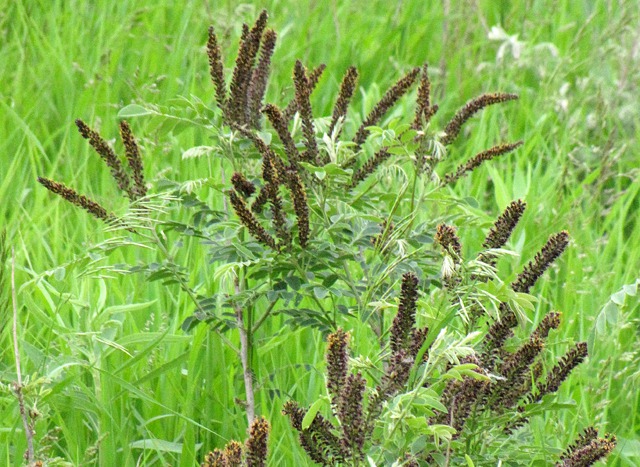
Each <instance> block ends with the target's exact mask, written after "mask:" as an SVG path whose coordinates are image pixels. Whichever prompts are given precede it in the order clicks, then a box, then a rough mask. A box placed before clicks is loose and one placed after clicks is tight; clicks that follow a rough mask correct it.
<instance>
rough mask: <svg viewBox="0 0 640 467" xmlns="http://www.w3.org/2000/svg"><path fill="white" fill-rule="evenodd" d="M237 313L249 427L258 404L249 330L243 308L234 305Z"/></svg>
mask: <svg viewBox="0 0 640 467" xmlns="http://www.w3.org/2000/svg"><path fill="white" fill-rule="evenodd" d="M235 288H236V294H238V293H240V285H239V283H238V280H237V279H236V282H235ZM233 308H234V310H235V312H236V323H237V324H238V331H239V332H240V361H241V362H242V375H243V377H244V392H245V395H246V397H247V422H248V423H249V426H251V423H252V422H253V419H254V418H255V413H256V404H255V399H254V396H253V375H252V373H251V368H250V366H249V352H250V348H249V339H248V336H247V330H246V328H245V327H244V316H243V310H242V308H241V307H239V306H237V305H234V307H233Z"/></svg>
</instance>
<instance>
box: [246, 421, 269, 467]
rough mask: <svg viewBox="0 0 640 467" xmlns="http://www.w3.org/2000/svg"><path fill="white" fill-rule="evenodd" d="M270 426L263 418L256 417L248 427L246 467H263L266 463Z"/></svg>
mask: <svg viewBox="0 0 640 467" xmlns="http://www.w3.org/2000/svg"><path fill="white" fill-rule="evenodd" d="M270 430H271V426H270V425H269V422H268V421H267V420H266V419H265V418H264V417H260V418H256V419H255V420H254V421H253V423H251V427H250V428H249V439H248V440H247V445H246V452H247V458H246V463H247V464H246V465H247V467H264V466H265V465H266V463H267V441H268V440H269V431H270Z"/></svg>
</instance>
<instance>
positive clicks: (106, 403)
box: [0, 0, 640, 466]
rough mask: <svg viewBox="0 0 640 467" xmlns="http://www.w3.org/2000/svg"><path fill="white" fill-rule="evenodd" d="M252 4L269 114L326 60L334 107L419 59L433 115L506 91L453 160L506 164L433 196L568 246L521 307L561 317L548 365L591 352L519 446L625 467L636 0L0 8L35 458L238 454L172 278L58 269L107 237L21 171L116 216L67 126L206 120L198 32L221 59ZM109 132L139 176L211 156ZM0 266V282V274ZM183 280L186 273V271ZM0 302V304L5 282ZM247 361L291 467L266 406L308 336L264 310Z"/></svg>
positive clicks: (307, 394)
mask: <svg viewBox="0 0 640 467" xmlns="http://www.w3.org/2000/svg"><path fill="white" fill-rule="evenodd" d="M262 8H267V9H268V11H269V14H270V22H269V25H270V27H272V28H274V29H275V30H276V31H277V32H278V33H279V41H278V45H277V47H276V51H275V55H274V58H273V61H274V64H275V65H274V75H273V77H272V80H271V87H270V89H269V90H268V94H267V101H273V102H277V103H283V102H288V99H289V98H290V96H291V95H292V88H291V80H290V75H291V70H292V67H293V63H294V61H295V59H296V58H299V59H301V60H302V61H303V62H304V63H305V64H306V65H307V66H315V65H317V64H320V63H326V64H327V71H326V72H325V76H324V77H323V79H322V81H321V83H320V85H319V90H318V91H316V92H315V94H314V96H313V97H314V103H315V105H316V109H321V110H322V111H323V112H324V113H323V115H328V114H329V112H330V109H331V105H332V99H333V96H334V95H335V93H336V91H337V89H338V85H339V81H340V78H341V76H342V73H343V71H344V70H345V69H346V67H347V66H349V65H355V66H356V67H357V68H358V69H359V71H360V76H361V78H360V83H359V85H360V90H359V91H358V93H357V94H356V99H355V105H354V109H355V110H357V112H356V114H362V113H363V111H365V110H368V109H369V108H370V105H371V102H372V101H373V99H374V98H375V97H377V96H380V94H381V92H382V91H381V90H384V89H385V88H386V87H387V86H389V85H390V84H391V83H393V82H394V81H395V80H396V79H397V77H399V76H400V75H401V74H402V73H403V72H404V71H406V70H407V69H409V68H410V67H412V66H419V65H421V64H423V63H425V62H427V63H429V65H430V75H431V79H432V82H433V85H434V93H435V96H434V100H435V102H436V103H438V104H440V106H441V109H440V113H441V114H445V115H451V113H452V112H453V111H455V109H457V108H458V107H459V106H461V105H462V104H463V103H464V102H466V101H467V100H468V99H469V98H471V97H473V96H476V95H478V94H480V93H482V92H485V91H497V90H500V91H504V92H516V93H518V94H519V95H520V100H519V101H517V102H516V103H515V104H510V106H509V109H508V111H506V110H502V109H500V110H496V111H490V112H485V113H483V114H482V115H481V116H479V117H476V120H475V123H474V124H473V131H474V138H473V142H474V144H473V145H469V146H468V147H465V151H468V152H467V153H465V154H464V156H465V157H469V156H471V155H473V154H475V153H476V152H478V151H479V150H481V149H484V148H485V147H488V146H490V145H491V143H493V142H494V141H496V140H497V139H498V137H500V136H501V131H503V130H504V128H508V134H509V136H510V137H511V139H516V138H518V139H523V140H524V141H525V144H524V149H521V150H519V151H518V154H517V155H516V156H510V157H509V160H508V162H507V161H506V160H501V161H497V162H495V163H492V164H490V166H487V167H484V168H482V169H480V170H479V171H477V172H476V173H474V175H473V176H472V177H469V178H467V179H465V180H464V181H462V182H460V183H458V184H457V185H456V187H455V192H456V193H459V194H461V195H463V196H472V197H474V198H475V199H476V200H477V201H478V202H479V204H480V206H481V207H482V209H484V210H485V211H486V212H488V213H491V214H492V215H497V214H498V213H499V212H500V210H501V209H502V208H503V207H504V206H505V205H506V204H507V203H508V202H509V201H511V200H512V199H516V198H518V197H521V198H524V199H525V200H526V201H527V203H528V205H529V208H528V210H527V213H526V214H525V217H524V219H523V221H522V222H521V224H520V227H519V229H518V231H517V232H516V236H515V238H514V240H513V241H512V244H511V246H512V248H513V249H514V250H515V251H516V252H518V253H521V252H522V251H533V250H535V249H537V248H539V247H540V246H541V245H542V244H543V243H544V241H545V240H546V238H547V237H548V235H549V234H550V233H553V232H557V231H559V230H561V229H567V230H568V231H569V232H570V234H571V236H572V239H573V240H572V244H571V246H570V248H569V250H568V251H567V252H566V253H565V254H564V255H563V257H562V258H561V260H560V261H559V262H558V265H559V266H558V267H557V268H556V269H555V270H554V272H553V273H552V280H545V281H543V285H539V286H538V287H537V288H536V292H537V294H539V296H540V297H543V298H542V300H541V302H540V304H539V306H544V307H547V308H553V309H558V310H561V311H562V312H563V315H564V319H563V321H564V323H563V326H562V327H561V328H560V331H559V332H558V333H556V334H555V335H554V338H553V339H552V341H550V343H549V346H550V348H552V349H553V350H554V352H557V354H556V355H561V354H562V353H563V352H564V351H565V350H566V348H567V346H566V345H565V344H566V341H567V340H569V339H571V340H573V341H577V340H589V342H590V357H589V358H588V359H587V361H586V362H585V363H584V364H582V365H581V366H580V367H579V368H578V369H577V370H576V371H574V373H573V374H572V376H571V377H570V379H569V380H568V381H567V382H566V383H565V384H564V385H563V386H562V388H561V390H560V391H559V396H560V398H561V399H569V398H573V399H574V400H575V401H576V402H577V404H576V406H575V408H574V409H572V410H567V411H564V412H563V413H562V414H561V415H560V416H553V417H546V418H545V417H540V418H538V419H535V420H534V422H533V423H532V424H531V429H530V430H529V429H526V430H522V433H521V434H520V435H519V436H522V437H523V439H525V438H526V439H529V441H528V442H529V443H530V445H531V449H534V450H535V449H536V446H537V447H541V446H542V447H544V446H554V447H558V446H564V445H566V444H567V443H568V442H569V441H570V440H571V439H572V438H573V437H574V436H575V435H576V433H577V432H578V431H579V430H580V429H581V428H582V427H583V426H586V425H587V424H590V423H593V424H595V425H596V426H597V427H598V428H600V429H601V430H602V431H609V432H612V433H614V434H616V435H617V437H618V439H619V446H618V448H617V449H616V451H615V452H614V454H613V455H612V456H610V458H609V460H608V463H609V465H640V454H639V453H640V345H639V344H638V337H639V323H640V305H639V299H638V296H632V295H626V294H624V293H623V294H616V293H617V292H618V291H620V290H621V289H622V288H623V286H625V285H628V284H634V283H635V282H636V280H638V279H639V275H638V271H639V266H640V221H639V220H640V217H639V216H638V209H639V208H640V181H639V175H640V172H639V166H640V164H639V160H640V155H639V153H638V144H637V142H638V140H639V139H640V110H639V109H640V92H639V88H640V29H639V28H638V25H640V6H639V5H638V2H637V1H635V0H631V1H624V0H621V1H590V0H589V1H587V0H584V1H573V0H535V1H524V0H514V1H481V0H477V1H461V2H450V1H447V0H445V1H444V2H425V1H423V0H405V1H398V2H395V3H394V2H388V1H380V0H368V1H338V0H333V1H326V2H325V1H316V2H314V1H304V0H303V1H295V2H294V1H278V0H274V1H268V2H254V3H242V4H241V3H238V2H230V1H225V2H223V1H211V2H205V1H194V2H169V1H165V0H161V1H146V0H145V1H141V0H139V1H131V0H122V1H119V2H86V1H73V0H67V1H56V0H46V1H45V0H42V1H38V0H26V1H21V0H13V1H8V2H7V0H5V3H4V5H3V7H2V8H0V63H2V66H0V200H1V202H0V227H1V228H3V229H6V230H7V233H8V239H9V242H10V246H12V247H14V248H15V252H16V283H17V287H18V302H19V306H20V308H19V311H20V323H19V329H20V330H19V334H20V346H21V351H22V367H23V374H25V375H28V376H29V378H30V380H31V381H38V382H37V384H35V385H33V387H34V388H36V389H37V391H39V393H32V394H30V395H29V398H30V400H37V402H38V409H39V410H40V412H41V416H40V418H39V421H38V423H37V425H36V429H37V432H38V434H37V436H36V439H40V437H41V436H43V435H45V434H46V433H48V432H50V433H49V434H50V436H49V437H48V438H49V439H48V440H44V441H42V442H39V445H41V446H46V445H48V446H50V448H51V449H50V451H49V455H50V456H52V457H55V456H59V457H61V458H64V459H66V460H67V461H68V462H70V463H71V464H73V465H79V464H84V465H92V464H93V463H94V462H99V464H100V465H104V466H110V465H183V466H192V465H194V464H195V463H196V461H198V460H200V459H201V458H202V456H203V455H204V454H205V453H206V452H208V450H210V449H213V448H214V447H221V446H223V445H224V444H225V443H226V441H227V440H228V439H232V438H235V439H244V435H245V430H246V419H245V417H244V413H243V410H242V408H241V407H240V406H238V404H236V403H235V402H234V400H235V398H242V397H243V391H242V373H241V368H240V367H239V364H238V362H237V361H236V359H235V358H234V356H233V354H232V353H231V352H230V351H229V350H228V349H227V348H226V347H225V346H224V345H223V344H222V343H221V342H220V339H219V338H217V336H216V335H215V334H213V333H210V332H208V330H207V329H206V327H205V326H200V327H197V328H196V329H195V330H194V331H192V332H191V333H185V332H183V331H182V330H181V329H180V325H181V323H182V322H183V321H184V319H185V318H186V317H187V316H189V315H190V314H191V313H192V312H193V309H192V306H191V305H190V304H189V303H188V301H187V300H186V298H185V297H184V296H182V294H180V293H179V291H178V289H177V287H175V286H167V287H165V286H161V285H159V283H158V282H154V283H148V282H145V281H144V279H143V278H142V277H141V276H136V275H133V276H131V275H125V276H122V275H112V274H110V275H107V274H104V275H101V274H100V273H99V272H98V273H96V272H94V273H92V274H89V275H81V274H80V273H81V272H82V271H83V270H82V268H81V267H74V264H75V263H73V260H74V259H75V258H83V257H84V255H85V253H86V251H87V248H88V246H89V245H93V244H97V243H99V242H101V241H103V240H105V239H108V238H109V236H110V235H111V234H110V233H108V232H105V231H104V228H103V226H102V225H101V224H99V223H98V222H97V221H95V220H94V219H92V218H90V217H89V216H87V215H85V214H84V213H82V212H80V211H79V210H77V209H73V208H71V207H70V206H68V205H67V204H66V203H64V202H62V201H61V200H59V199H57V198H54V197H53V196H52V195H50V194H49V193H48V192H47V191H46V190H45V189H43V188H42V187H40V186H39V185H38V184H37V182H36V178H37V177H38V176H47V177H51V178H54V179H56V180H59V181H64V182H65V183H66V184H68V185H70V186H73V187H74V188H76V189H77V190H78V191H80V192H82V193H85V194H87V195H89V196H91V197H93V198H95V199H97V200H99V201H101V202H102V203H103V204H105V205H107V206H108V207H110V208H111V209H113V210H114V211H116V212H117V213H122V212H123V210H124V209H125V207H126V203H125V202H124V201H123V200H122V199H117V198H115V197H114V196H113V193H115V191H114V189H115V187H114V185H113V182H112V180H111V178H110V175H109V173H108V170H106V168H105V167H104V166H103V165H102V162H101V161H100V160H99V158H98V157H96V155H95V154H94V153H92V150H91V148H90V147H89V146H88V144H86V142H85V141H84V140H83V139H82V138H81V137H80V135H79V134H78V133H77V130H76V128H75V125H74V124H73V121H74V120H75V119H76V118H82V119H83V120H85V121H86V122H88V123H89V124H91V125H93V126H95V127H98V128H99V129H100V131H101V133H102V134H103V135H104V136H105V137H106V138H107V139H110V138H114V141H115V136H116V135H117V121H118V120H117V114H118V111H119V110H120V109H121V108H123V107H124V106H126V105H128V104H131V103H144V104H155V105H161V106H165V107H166V108H174V109H175V111H176V113H178V114H179V113H180V112H181V109H182V108H183V106H184V99H181V96H184V97H187V98H191V96H195V97H197V98H199V99H201V100H202V101H203V102H205V103H207V104H209V105H212V106H213V95H214V92H213V86H212V85H211V83H210V78H209V73H208V65H207V58H206V54H205V49H204V45H205V43H206V37H207V28H208V26H209V25H214V26H215V28H216V31H217V32H218V34H219V37H222V38H223V44H222V50H223V54H224V58H225V60H226V63H227V65H228V66H232V64H233V60H234V59H235V55H234V53H233V52H231V51H235V50H236V44H237V40H238V38H239V34H240V26H241V23H242V22H243V21H244V22H253V20H254V18H255V17H256V16H257V14H258V13H259V11H260V10H261V9H262ZM443 96H446V98H443ZM505 119H508V120H505ZM131 123H132V126H133V129H134V133H135V134H136V135H139V136H140V137H142V145H143V147H144V151H143V158H144V162H145V169H146V176H147V179H148V180H149V181H150V183H151V184H152V185H154V184H155V183H157V181H158V180H159V179H160V176H161V174H162V176H164V177H168V178H171V179H174V180H178V181H187V180H194V179H198V178H201V177H203V176H205V177H206V176H209V175H211V174H212V173H215V168H216V167H217V165H215V164H212V163H211V161H210V160H206V159H198V160H194V159H186V160H183V159H182V158H181V155H182V153H183V152H184V151H185V150H187V149H189V148H191V147H194V146H198V145H202V144H208V143H209V142H210V141H208V136H207V135H206V134H203V133H202V132H201V131H198V130H193V129H189V128H182V127H180V126H175V127H173V128H171V127H168V126H167V125H157V124H155V123H154V122H151V121H149V120H146V119H144V118H139V119H134V120H132V121H131ZM118 144H120V143H119V142H118ZM475 145H477V147H475ZM117 147H119V146H117ZM151 191H152V192H153V191H154V190H153V188H152V190H151ZM198 195H199V196H201V197H202V198H203V199H206V200H207V201H208V202H210V203H211V204H212V205H213V206H216V205H220V204H221V202H222V196H221V194H220V193H219V191H216V190H215V189H213V188H211V189H208V188H207V187H205V188H203V189H202V190H201V191H199V192H198ZM425 216H428V213H425ZM466 227H467V226H460V235H461V237H462V239H463V241H464V240H467V242H468V243H469V244H471V245H473V244H474V242H475V244H476V245H477V244H478V243H479V242H481V237H479V229H478V228H477V227H473V226H469V227H468V228H466ZM199 251H200V250H198V249H197V248H193V249H192V248H190V247H185V248H183V249H182V250H181V251H180V255H179V258H178V259H179V260H180V262H181V263H182V264H187V265H188V267H189V269H190V270H192V271H196V272H197V271H200V270H202V271H204V270H205V269H206V265H205V264H204V262H206V258H204V257H202V255H201V254H199ZM525 256H526V255H525ZM152 258H153V252H148V253H145V252H141V251H140V250H137V249H134V248H130V249H126V248H125V249H123V250H118V251H116V252H114V253H113V254H112V255H110V256H109V257H108V258H105V260H104V261H103V263H104V264H112V265H113V264H117V263H129V264H135V263H136V262H137V261H140V260H150V259H152ZM526 259H527V258H526V257H525V258H522V259H521V260H519V261H520V262H521V263H522V262H524V261H525V260H526ZM515 263H518V261H515ZM83 264H84V263H83ZM4 267H5V271H6V273H8V271H9V269H8V268H9V264H6V265H4ZM513 268H514V270H517V269H518V268H519V266H518V265H517V264H514V265H513ZM509 270H510V269H509ZM192 281H193V283H194V285H195V284H198V283H206V281H207V277H202V276H198V274H197V273H196V274H194V275H193V276H192ZM5 289H6V287H5ZM629 290H631V289H630V288H628V289H627V291H629ZM1 293H2V297H3V299H7V298H9V290H2V292H1ZM1 302H2V303H7V302H5V301H4V300H2V301H1ZM0 319H1V321H0V323H1V324H0V329H1V335H0V348H1V349H2V353H1V360H0V376H1V378H2V384H3V385H4V387H3V391H2V393H0V463H1V464H5V465H17V464H19V462H20V459H21V455H22V453H23V452H24V450H25V448H26V443H25V438H24V433H23V431H22V425H21V422H20V419H19V414H18V406H17V403H16V400H15V397H14V396H13V395H12V394H11V392H10V391H9V390H8V389H7V388H8V384H9V383H10V382H11V381H13V380H15V362H14V360H13V354H12V343H11V342H12V341H11V319H10V308H9V307H8V306H5V307H4V308H3V310H2V314H1V315H0ZM349 326H350V327H351V329H352V330H353V334H354V343H353V347H354V348H356V349H358V350H359V351H360V352H362V353H364V354H366V353H367V352H368V351H370V352H373V351H374V350H375V347H376V346H375V342H374V343H371V342H368V341H367V339H368V337H367V336H368V334H367V333H366V332H364V331H363V332H359V329H360V328H359V326H363V325H361V324H359V323H357V322H356V321H355V320H354V321H353V322H349ZM230 335H231V337H232V340H234V341H235V340H237V336H236V335H235V334H233V333H231V334H230ZM258 352H259V354H260V365H261V366H260V368H258V369H257V370H256V377H257V381H258V392H257V404H258V412H259V413H261V414H263V415H265V416H266V417H267V418H268V419H269V420H270V422H271V423H272V425H273V431H272V435H271V441H270V450H271V459H272V462H273V465H305V463H306V458H305V457H304V453H303V452H302V450H301V449H299V448H298V446H297V444H296V442H295V438H296V435H295V434H294V433H293V431H292V430H291V429H290V427H289V424H288V421H287V420H286V419H285V418H284V417H283V416H282V415H280V409H281V405H282V403H283V402H284V401H285V400H287V399H288V398H290V397H295V398H296V399H297V400H299V401H309V402H311V401H313V400H315V399H316V398H317V397H318V395H319V394H321V393H322V391H323V383H324V381H323V376H322V369H323V368H324V363H323V352H324V343H323V341H322V337H321V336H320V335H319V334H318V333H316V332H313V331H311V330H308V329H307V330H305V329H298V330H292V329H291V328H288V327H283V326H282V323H281V322H280V321H278V319H274V320H273V322H271V323H269V324H268V325H267V326H266V329H265V332H264V335H263V338H262V340H261V341H260V347H259V350H258ZM38 378H42V379H40V380H38ZM34 390H35V389H34ZM54 428H55V429H56V430H54ZM50 430H54V431H50ZM527 437H528V438H527ZM96 450H99V452H100V455H99V456H97V455H96Z"/></svg>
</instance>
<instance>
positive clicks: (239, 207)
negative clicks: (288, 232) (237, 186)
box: [229, 191, 277, 250]
mask: <svg viewBox="0 0 640 467" xmlns="http://www.w3.org/2000/svg"><path fill="white" fill-rule="evenodd" d="M229 199H230V201H231V205H232V206H233V209H234V210H235V212H236V214H237V215H238V217H239V218H240V222H242V223H243V224H244V226H245V227H246V228H247V229H248V230H249V233H250V234H251V235H253V236H254V237H255V238H257V239H258V240H259V241H260V242H261V243H263V244H265V245H267V246H268V247H270V248H271V249H272V250H276V249H277V248H276V242H275V240H274V239H273V237H272V236H271V235H269V233H268V232H267V231H266V229H265V228H264V227H262V225H260V223H259V222H258V219H256V217H255V216H254V215H253V213H252V212H251V211H250V210H249V208H248V207H247V205H246V203H245V202H244V200H243V199H242V198H240V197H239V196H238V195H237V194H236V192H235V191H229Z"/></svg>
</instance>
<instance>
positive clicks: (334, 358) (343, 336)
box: [326, 328, 349, 409]
mask: <svg viewBox="0 0 640 467" xmlns="http://www.w3.org/2000/svg"><path fill="white" fill-rule="evenodd" d="M326 358H327V390H328V391H329V394H330V395H331V403H332V405H333V407H334V409H337V407H338V402H339V399H340V391H341V390H342V388H343V387H344V383H345V380H346V378H347V373H348V370H349V334H348V333H346V332H344V331H343V330H342V329H341V328H338V330H337V331H336V332H334V333H333V334H330V335H329V337H328V339H327V351H326Z"/></svg>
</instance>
